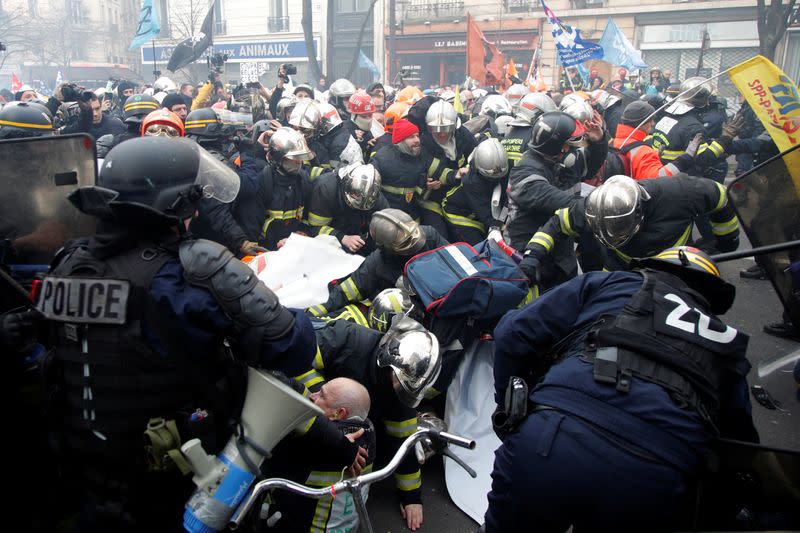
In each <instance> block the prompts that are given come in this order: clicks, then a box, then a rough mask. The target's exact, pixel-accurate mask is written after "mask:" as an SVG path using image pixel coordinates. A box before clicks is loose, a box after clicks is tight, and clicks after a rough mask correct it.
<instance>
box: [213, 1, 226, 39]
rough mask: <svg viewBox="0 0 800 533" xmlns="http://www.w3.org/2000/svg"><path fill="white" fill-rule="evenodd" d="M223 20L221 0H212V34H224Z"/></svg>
mask: <svg viewBox="0 0 800 533" xmlns="http://www.w3.org/2000/svg"><path fill="white" fill-rule="evenodd" d="M225 29H226V28H225V20H224V19H223V18H222V0H215V2H214V35H225Z"/></svg>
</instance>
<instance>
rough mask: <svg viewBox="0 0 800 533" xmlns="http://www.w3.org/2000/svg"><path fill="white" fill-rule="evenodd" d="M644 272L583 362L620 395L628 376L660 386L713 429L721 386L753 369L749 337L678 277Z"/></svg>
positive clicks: (594, 337)
mask: <svg viewBox="0 0 800 533" xmlns="http://www.w3.org/2000/svg"><path fill="white" fill-rule="evenodd" d="M642 274H643V276H644V282H643V284H642V288H641V289H640V290H639V291H638V292H637V293H636V294H635V295H634V296H633V297H632V298H631V300H630V301H629V302H628V303H627V304H626V305H625V307H624V308H623V310H622V312H621V313H620V314H619V315H617V316H616V317H601V318H600V319H598V321H597V322H596V326H597V327H596V328H595V329H593V330H592V331H590V332H589V334H588V335H587V337H586V348H585V351H584V354H583V355H582V356H581V359H583V360H584V361H589V362H593V363H594V379H595V381H597V382H599V383H605V384H608V385H613V386H615V387H616V388H617V390H619V391H620V392H622V393H627V392H628V391H629V390H630V386H631V377H637V378H639V379H642V380H644V381H648V382H651V383H655V384H657V385H659V386H661V387H662V388H664V389H665V390H666V391H667V392H668V393H669V395H670V397H671V398H672V400H673V401H674V402H675V403H676V404H677V405H678V406H679V407H681V408H686V409H692V410H694V411H696V412H697V413H698V414H700V416H701V417H702V418H703V420H704V421H705V422H706V423H707V424H708V425H709V426H710V428H711V429H715V418H716V415H717V412H718V411H719V408H720V404H721V396H722V393H723V391H724V387H726V386H727V385H728V384H730V383H731V382H732V379H734V378H741V377H743V376H746V375H747V372H748V371H749V370H750V363H749V362H748V361H747V359H746V358H745V352H746V350H747V342H748V336H747V335H746V334H744V333H741V332H739V331H737V330H736V329H734V328H732V327H731V326H727V325H725V324H724V323H723V322H722V321H721V320H720V319H719V318H717V317H716V316H714V315H712V314H710V313H709V312H708V311H707V309H708V307H709V306H708V304H707V303H706V301H705V299H704V298H703V297H702V296H701V295H700V294H698V293H697V292H695V291H693V290H692V289H690V288H689V287H688V286H686V285H685V284H684V283H683V282H682V281H681V280H679V279H678V278H676V277H675V276H672V275H670V274H666V273H663V272H658V271H654V270H644V271H643V272H642Z"/></svg>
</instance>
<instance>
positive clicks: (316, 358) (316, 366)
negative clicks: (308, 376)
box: [311, 346, 325, 370]
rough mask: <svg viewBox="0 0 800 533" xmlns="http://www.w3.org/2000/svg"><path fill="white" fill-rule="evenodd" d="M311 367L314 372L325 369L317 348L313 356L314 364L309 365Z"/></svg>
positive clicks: (320, 353)
mask: <svg viewBox="0 0 800 533" xmlns="http://www.w3.org/2000/svg"><path fill="white" fill-rule="evenodd" d="M311 367H312V368H314V369H316V370H322V369H323V368H325V362H324V361H323V360H322V352H321V351H320V349H319V346H317V353H316V355H314V362H313V363H311Z"/></svg>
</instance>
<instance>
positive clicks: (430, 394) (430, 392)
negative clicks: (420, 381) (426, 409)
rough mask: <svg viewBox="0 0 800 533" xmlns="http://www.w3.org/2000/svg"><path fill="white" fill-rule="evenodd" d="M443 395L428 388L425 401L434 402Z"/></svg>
mask: <svg viewBox="0 0 800 533" xmlns="http://www.w3.org/2000/svg"><path fill="white" fill-rule="evenodd" d="M440 394H441V392H440V391H438V390H436V389H434V388H433V387H428V390H426V391H425V399H426V400H432V399H434V398H436V397H437V396H439V395H440Z"/></svg>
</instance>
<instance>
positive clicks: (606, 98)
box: [592, 89, 621, 110]
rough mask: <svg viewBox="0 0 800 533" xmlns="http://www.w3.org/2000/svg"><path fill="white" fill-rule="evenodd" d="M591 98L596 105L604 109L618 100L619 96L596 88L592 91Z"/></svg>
mask: <svg viewBox="0 0 800 533" xmlns="http://www.w3.org/2000/svg"><path fill="white" fill-rule="evenodd" d="M592 100H594V101H595V103H596V104H597V105H599V106H600V107H601V108H603V110H606V109H608V108H609V107H611V106H612V105H614V104H616V103H617V102H619V101H620V100H621V98H620V97H619V96H617V95H616V94H611V93H609V92H607V91H604V90H603V89H597V90H596V91H592Z"/></svg>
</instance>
